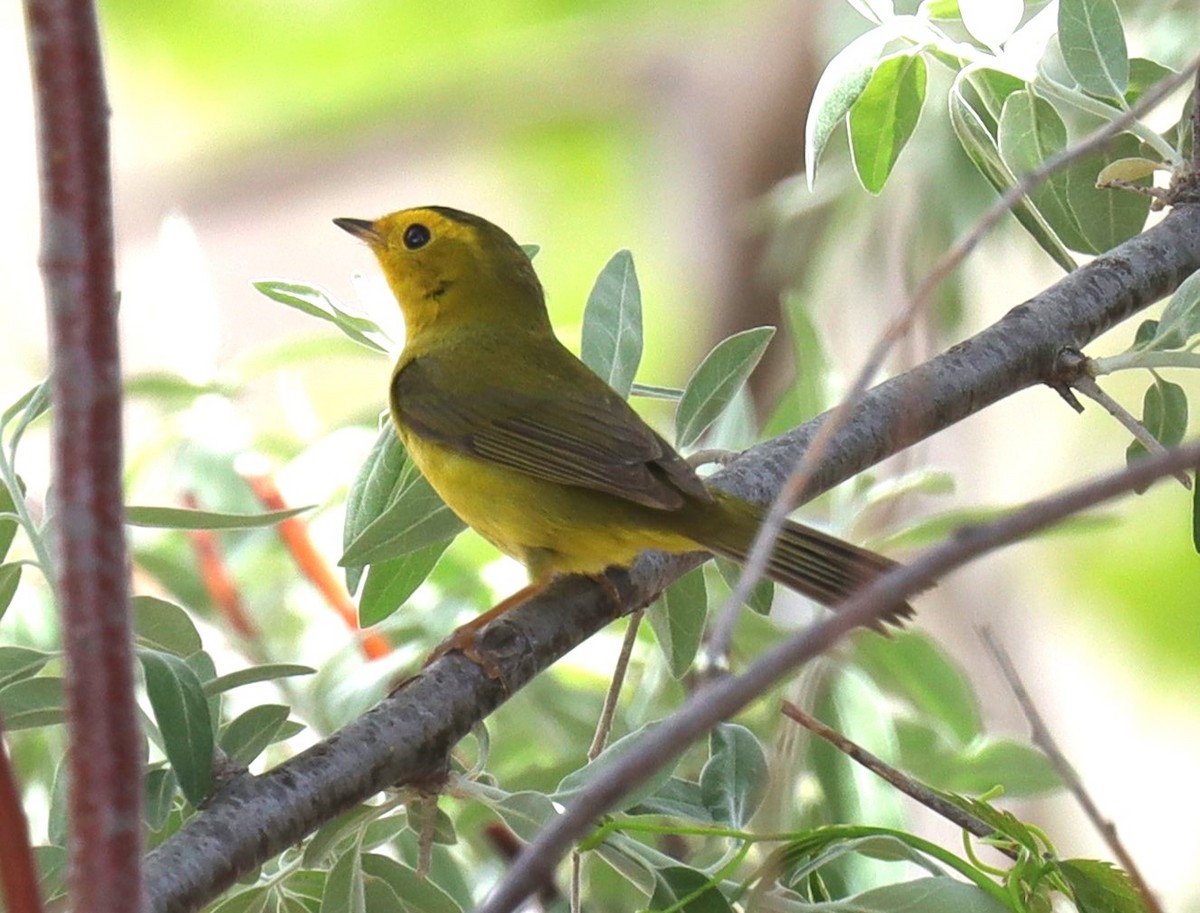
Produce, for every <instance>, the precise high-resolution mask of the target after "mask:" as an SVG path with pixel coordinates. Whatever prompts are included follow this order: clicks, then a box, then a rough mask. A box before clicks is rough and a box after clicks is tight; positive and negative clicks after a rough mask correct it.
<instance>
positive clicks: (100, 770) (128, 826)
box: [25, 0, 143, 913]
mask: <svg viewBox="0 0 1200 913" xmlns="http://www.w3.org/2000/svg"><path fill="white" fill-rule="evenodd" d="M25 12H26V19H27V25H28V35H29V53H30V60H31V65H32V69H33V90H34V103H35V110H36V112H37V121H38V139H39V159H40V171H41V216H42V258H41V263H42V273H43V276H44V279H45V286H46V302H47V309H48V312H49V328H50V341H51V362H52V371H53V375H52V376H53V384H52V393H51V395H52V397H53V401H54V409H55V422H54V440H53V447H54V457H53V473H54V492H55V506H56V519H57V522H56V524H55V529H56V538H57V545H58V568H57V570H58V573H57V580H56V587H57V593H56V595H57V598H58V602H59V604H60V605H61V607H62V616H63V637H64V646H65V650H66V697H67V701H66V704H67V724H68V731H69V733H70V747H69V758H70V770H71V790H70V813H71V836H70V846H69V847H68V850H69V854H70V885H71V892H72V897H71V906H72V909H74V910H76V911H80V913H99V911H112V913H118V911H120V913H128V911H131V910H138V909H140V908H141V907H142V906H143V904H142V903H141V849H142V840H141V798H142V736H141V732H140V729H139V723H138V717H137V713H136V708H135V704H134V696H133V689H134V668H133V648H132V638H131V635H130V630H131V628H130V613H129V565H128V554H127V550H126V544H125V528H124V509H123V505H122V491H121V371H120V359H119V352H118V343H117V306H116V295H115V291H114V277H113V233H112V188H111V183H110V179H109V152H108V113H109V112H108V101H107V98H106V96H105V89H104V74H103V70H102V66H101V56H100V37H99V33H98V27H97V23H96V12H95V9H94V8H93V6H92V3H91V2H89V0H25Z"/></svg>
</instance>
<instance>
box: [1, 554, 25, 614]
mask: <svg viewBox="0 0 1200 913" xmlns="http://www.w3.org/2000/svg"><path fill="white" fill-rule="evenodd" d="M21 568H22V565H20V564H16V563H13V564H0V618H3V617H4V613H5V612H6V611H7V610H8V607H9V605H11V604H12V601H13V597H14V596H16V595H17V587H19V586H20V585H21Z"/></svg>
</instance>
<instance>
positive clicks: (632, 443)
mask: <svg viewBox="0 0 1200 913" xmlns="http://www.w3.org/2000/svg"><path fill="white" fill-rule="evenodd" d="M585 370H586V369H585ZM434 377H435V368H433V367H432V366H430V365H428V364H425V363H424V362H423V360H422V359H420V358H418V359H415V360H413V361H411V362H409V363H408V364H407V365H405V366H404V367H403V368H401V369H400V370H399V371H398V372H397V373H396V375H395V376H394V377H393V379H392V408H393V409H394V410H395V411H396V414H397V415H398V417H399V418H400V420H401V421H402V422H403V423H404V424H405V425H406V426H407V427H408V428H410V429H411V430H412V432H413V433H415V434H418V435H420V436H421V437H423V438H426V439H428V440H434V441H437V442H438V443H440V444H442V445H444V446H447V447H452V448H453V449H455V450H458V451H460V452H462V453H467V454H470V455H471V456H474V457H478V458H479V459H482V460H488V461H490V462H493V463H496V464H497V465H500V466H505V467H507V468H509V469H515V470H518V471H520V472H524V473H528V474H529V475H531V476H535V477H537V478H541V479H546V480H547V481H550V482H558V483H560V484H563V485H575V486H579V487H581V488H591V489H594V490H596V491H604V492H608V493H610V494H614V495H618V496H620V497H622V498H625V499H627V500H630V501H634V502H636V503H638V504H644V505H646V506H648V507H656V508H660V509H664V510H674V509H677V508H679V507H681V506H682V505H683V503H684V499H685V496H687V497H692V498H700V499H702V500H709V498H710V497H711V495H709V493H708V491H707V490H706V489H705V487H704V483H703V482H701V481H700V479H699V477H698V476H697V475H696V473H695V472H694V471H693V470H692V468H691V466H689V465H688V464H687V463H686V462H685V461H684V460H683V459H682V458H681V457H680V456H679V454H677V453H676V452H675V451H674V450H673V449H672V447H671V445H670V444H668V443H667V442H666V441H664V440H663V439H662V438H661V437H660V436H659V435H657V434H656V433H655V432H654V430H653V429H651V428H650V427H649V426H648V425H647V424H646V423H645V422H644V421H642V419H641V417H640V416H639V415H638V414H637V413H636V412H634V411H633V409H631V408H630V407H629V404H628V403H626V402H625V401H624V400H623V399H621V397H619V396H618V395H617V394H616V393H614V392H613V391H612V390H610V389H608V387H606V386H603V384H602V383H601V384H599V385H593V384H590V383H589V384H586V385H582V388H581V389H580V388H577V387H571V386H567V385H564V386H563V387H562V388H560V389H556V390H554V391H553V394H551V393H549V392H547V393H546V394H543V395H539V394H537V393H527V392H523V391H514V390H508V389H504V388H498V387H497V388H489V389H487V390H485V391H484V392H482V393H480V394H479V395H476V396H469V397H468V396H455V397H448V396H446V394H445V392H444V390H445V387H444V385H439V384H437V383H436V382H435V379H434ZM589 380H590V378H589Z"/></svg>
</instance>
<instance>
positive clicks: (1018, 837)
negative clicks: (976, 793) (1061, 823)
mask: <svg viewBox="0 0 1200 913" xmlns="http://www.w3.org/2000/svg"><path fill="white" fill-rule="evenodd" d="M935 792H937V793H938V794H939V795H940V796H942V798H944V799H946V800H948V801H950V802H952V803H953V804H955V805H957V806H958V807H959V808H961V809H963V810H964V811H966V812H970V813H971V814H972V815H974V816H975V817H976V818H978V819H979V820H980V821H982V822H983V823H984V824H987V825H988V826H990V827H991V828H992V829H993V830H994V831H996V833H997V834H999V835H1001V836H1003V837H1007V838H1008V839H1009V840H1010V841H1012V843H1013V844H1014V846H1018V847H1024V848H1025V849H1026V850H1028V851H1029V852H1031V853H1033V854H1035V855H1038V856H1040V855H1041V854H1042V852H1043V851H1044V849H1045V847H1044V846H1043V845H1042V842H1041V841H1040V840H1039V839H1038V837H1037V836H1036V835H1035V834H1034V832H1033V831H1032V830H1030V828H1029V825H1027V824H1026V823H1025V822H1024V821H1022V820H1020V819H1019V818H1018V817H1017V816H1016V815H1014V814H1013V813H1012V812H1008V811H1004V810H1003V809H999V808H996V806H994V805H992V804H991V803H990V802H987V801H985V800H983V799H974V798H971V797H970V796H962V795H958V794H956V793H951V792H945V791H941V790H935Z"/></svg>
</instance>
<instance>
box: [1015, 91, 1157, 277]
mask: <svg viewBox="0 0 1200 913" xmlns="http://www.w3.org/2000/svg"><path fill="white" fill-rule="evenodd" d="M1066 146H1067V128H1066V125H1065V124H1064V123H1063V120H1062V118H1061V117H1060V116H1059V115H1058V112H1057V111H1055V110H1054V107H1053V105H1051V104H1050V103H1049V102H1047V101H1046V100H1045V99H1042V98H1039V97H1037V96H1036V95H1034V94H1033V93H1032V92H1027V91H1021V92H1014V93H1013V94H1012V95H1010V96H1009V97H1008V99H1007V100H1006V101H1005V103H1004V110H1003V112H1002V113H1001V116H1000V155H1001V157H1002V158H1003V160H1004V162H1005V164H1006V165H1007V166H1008V167H1009V168H1011V169H1012V171H1013V173H1014V174H1024V173H1025V172H1027V171H1031V170H1033V169H1034V168H1036V167H1037V166H1038V165H1040V164H1041V163H1042V162H1043V161H1045V160H1046V159H1047V158H1049V157H1050V156H1052V155H1054V154H1056V153H1058V152H1060V151H1061V150H1063V149H1065V148H1066ZM1138 148H1139V144H1138V140H1137V138H1136V137H1134V136H1133V135H1131V134H1127V133H1123V134H1121V135H1120V136H1118V137H1116V138H1115V139H1114V140H1113V141H1112V142H1110V143H1109V144H1108V145H1107V146H1106V148H1105V149H1104V150H1103V151H1101V152H1098V153H1093V154H1090V155H1085V156H1083V157H1082V158H1079V159H1076V160H1075V161H1074V162H1072V163H1071V164H1070V165H1068V166H1067V167H1066V168H1064V169H1060V170H1058V171H1056V172H1055V173H1054V174H1052V175H1050V176H1049V177H1048V178H1046V180H1044V181H1043V182H1042V183H1041V184H1039V185H1038V186H1037V187H1036V188H1034V189H1033V191H1031V192H1030V195H1029V196H1030V199H1031V201H1032V202H1033V205H1034V206H1035V207H1036V208H1037V210H1038V212H1039V213H1041V215H1042V216H1043V217H1044V219H1045V221H1046V223H1047V224H1048V225H1049V226H1050V228H1051V229H1052V230H1053V231H1054V232H1055V233H1056V234H1057V236H1058V237H1059V238H1060V239H1061V240H1062V242H1063V243H1064V244H1065V245H1066V246H1067V247H1069V248H1071V249H1072V250H1077V251H1080V252H1082V253H1092V254H1099V253H1103V252H1104V251H1106V250H1109V249H1111V248H1112V247H1115V246H1116V245H1117V244H1120V243H1121V242H1122V241H1126V240H1128V239H1129V238H1131V237H1133V235H1135V234H1137V233H1138V232H1139V231H1141V229H1142V226H1143V225H1144V224H1145V221H1146V214H1147V213H1148V212H1149V210H1150V201H1149V199H1147V198H1142V197H1141V196H1140V195H1136V194H1132V193H1128V192H1121V191H1116V190H1109V189H1098V188H1097V187H1096V178H1097V176H1098V175H1099V174H1100V172H1101V171H1103V170H1104V168H1105V167H1107V165H1109V164H1110V163H1112V162H1115V161H1117V160H1118V159H1122V158H1133V157H1135V156H1136V154H1137V152H1138Z"/></svg>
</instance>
